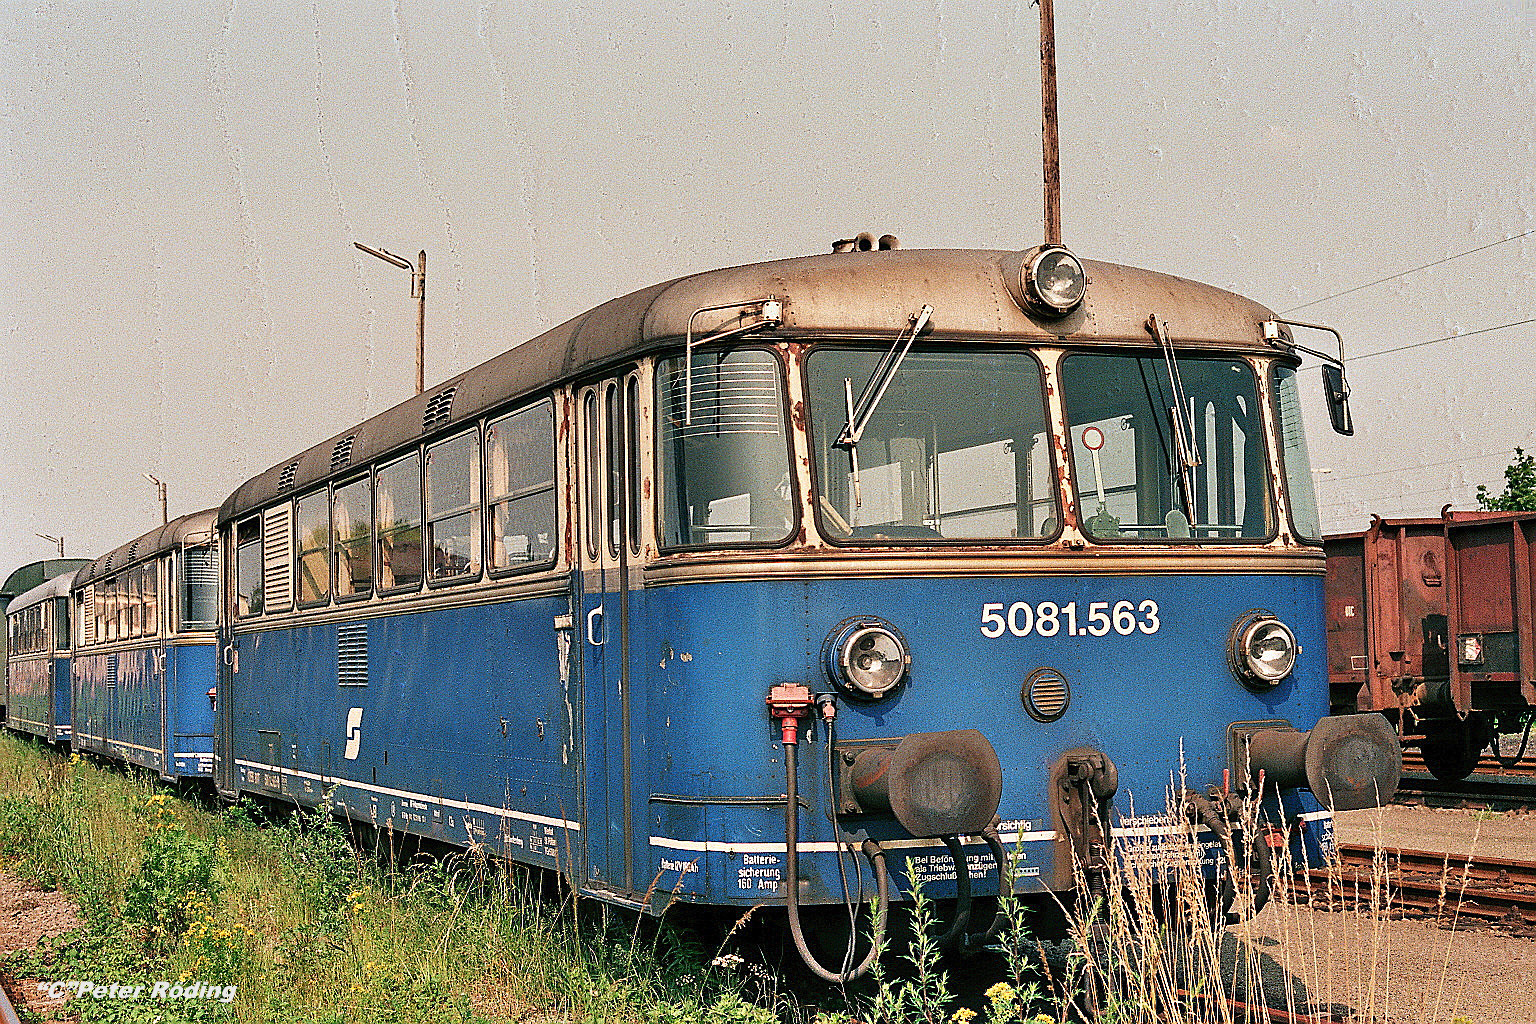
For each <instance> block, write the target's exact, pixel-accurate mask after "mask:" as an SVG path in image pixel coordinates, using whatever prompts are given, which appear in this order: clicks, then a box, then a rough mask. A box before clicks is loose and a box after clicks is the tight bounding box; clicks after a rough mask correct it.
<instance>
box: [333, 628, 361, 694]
mask: <svg viewBox="0 0 1536 1024" xmlns="http://www.w3.org/2000/svg"><path fill="white" fill-rule="evenodd" d="M336 683H337V685H339V686H367V685H368V623H366V622H345V623H342V624H341V625H340V626H338V627H337V628H336Z"/></svg>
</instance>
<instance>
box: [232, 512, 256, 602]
mask: <svg viewBox="0 0 1536 1024" xmlns="http://www.w3.org/2000/svg"><path fill="white" fill-rule="evenodd" d="M261 598H262V594H261V519H260V517H258V516H251V517H250V518H249V519H247V520H245V521H244V522H243V523H239V524H238V525H236V527H235V614H236V615H241V616H247V615H260V614H261V606H262V599H261Z"/></svg>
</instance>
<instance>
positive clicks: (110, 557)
mask: <svg viewBox="0 0 1536 1024" xmlns="http://www.w3.org/2000/svg"><path fill="white" fill-rule="evenodd" d="M115 561H117V552H116V551H114V552H112V553H111V554H110V555H108V556H107V564H106V567H105V568H104V569H102V572H111V571H112V564H113V563H114V562H115Z"/></svg>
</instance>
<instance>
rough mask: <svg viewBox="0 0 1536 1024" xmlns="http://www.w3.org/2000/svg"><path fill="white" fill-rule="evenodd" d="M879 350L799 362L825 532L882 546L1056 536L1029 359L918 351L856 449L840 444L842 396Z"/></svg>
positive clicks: (1037, 384) (1035, 374)
mask: <svg viewBox="0 0 1536 1024" xmlns="http://www.w3.org/2000/svg"><path fill="white" fill-rule="evenodd" d="M885 353H886V349H884V348H876V347H870V348H822V349H817V350H816V351H814V352H812V353H811V354H810V356H809V358H808V359H807V362H806V374H807V381H808V395H809V398H810V403H811V422H810V428H811V443H812V447H813V450H814V452H815V460H816V487H817V490H818V493H817V495H816V506H817V512H818V514H819V516H820V521H821V529H822V533H823V535H825V536H827V537H828V538H830V539H831V540H833V541H835V542H838V543H850V544H860V543H873V544H882V545H883V544H892V543H930V544H931V543H937V542H943V541H1012V540H1030V539H1039V538H1045V537H1049V536H1051V535H1053V534H1055V532H1056V527H1057V524H1058V522H1059V521H1060V516H1059V515H1058V513H1057V510H1056V498H1055V490H1054V488H1053V486H1052V482H1051V456H1050V449H1051V445H1050V435H1049V432H1048V431H1047V429H1046V419H1045V401H1044V391H1043V388H1042V386H1041V372H1040V364H1039V363H1038V362H1037V361H1036V360H1035V358H1034V356H1032V355H1030V354H1029V353H1028V352H1024V351H978V350H977V349H975V348H964V349H961V348H956V349H932V350H914V351H912V352H911V353H909V354H908V355H907V357H906V359H904V360H903V361H902V363H901V366H900V367H899V368H898V369H897V370H896V372H895V374H894V376H892V377H891V379H890V384H889V387H888V388H887V389H886V391H885V394H884V395H883V397H881V399H880V401H879V403H878V404H877V405H876V406H875V407H874V410H873V412H872V413H871V414H870V415H869V417H868V421H867V424H866V425H865V428H864V431H863V434H862V436H861V437H860V438H859V439H858V443H857V445H856V446H854V448H853V450H850V449H849V447H848V446H847V445H846V444H844V445H841V446H840V445H838V444H837V441H838V438H839V435H841V434H842V432H843V427H844V425H845V424H846V423H847V422H848V395H849V393H850V392H851V393H852V394H853V395H854V396H857V395H858V394H859V392H860V390H861V389H862V388H863V386H864V383H865V382H866V381H867V380H869V378H870V375H871V374H872V373H873V372H874V370H875V368H876V366H877V365H878V364H879V363H880V360H881V357H882V356H884V355H885ZM855 456H857V471H855V465H854V457H855Z"/></svg>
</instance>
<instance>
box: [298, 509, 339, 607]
mask: <svg viewBox="0 0 1536 1024" xmlns="http://www.w3.org/2000/svg"><path fill="white" fill-rule="evenodd" d="M296 505H297V513H296V517H295V518H296V519H297V529H298V531H299V605H300V606H301V607H305V608H313V607H314V606H315V605H320V604H325V602H327V601H329V600H330V599H331V570H330V564H331V514H330V513H331V510H330V495H329V494H327V493H326V491H325V489H324V488H321V489H320V490H318V491H311V492H310V493H309V494H306V495H304V496H303V497H302V498H300V499H299V500H298V501H297V502H296Z"/></svg>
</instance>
